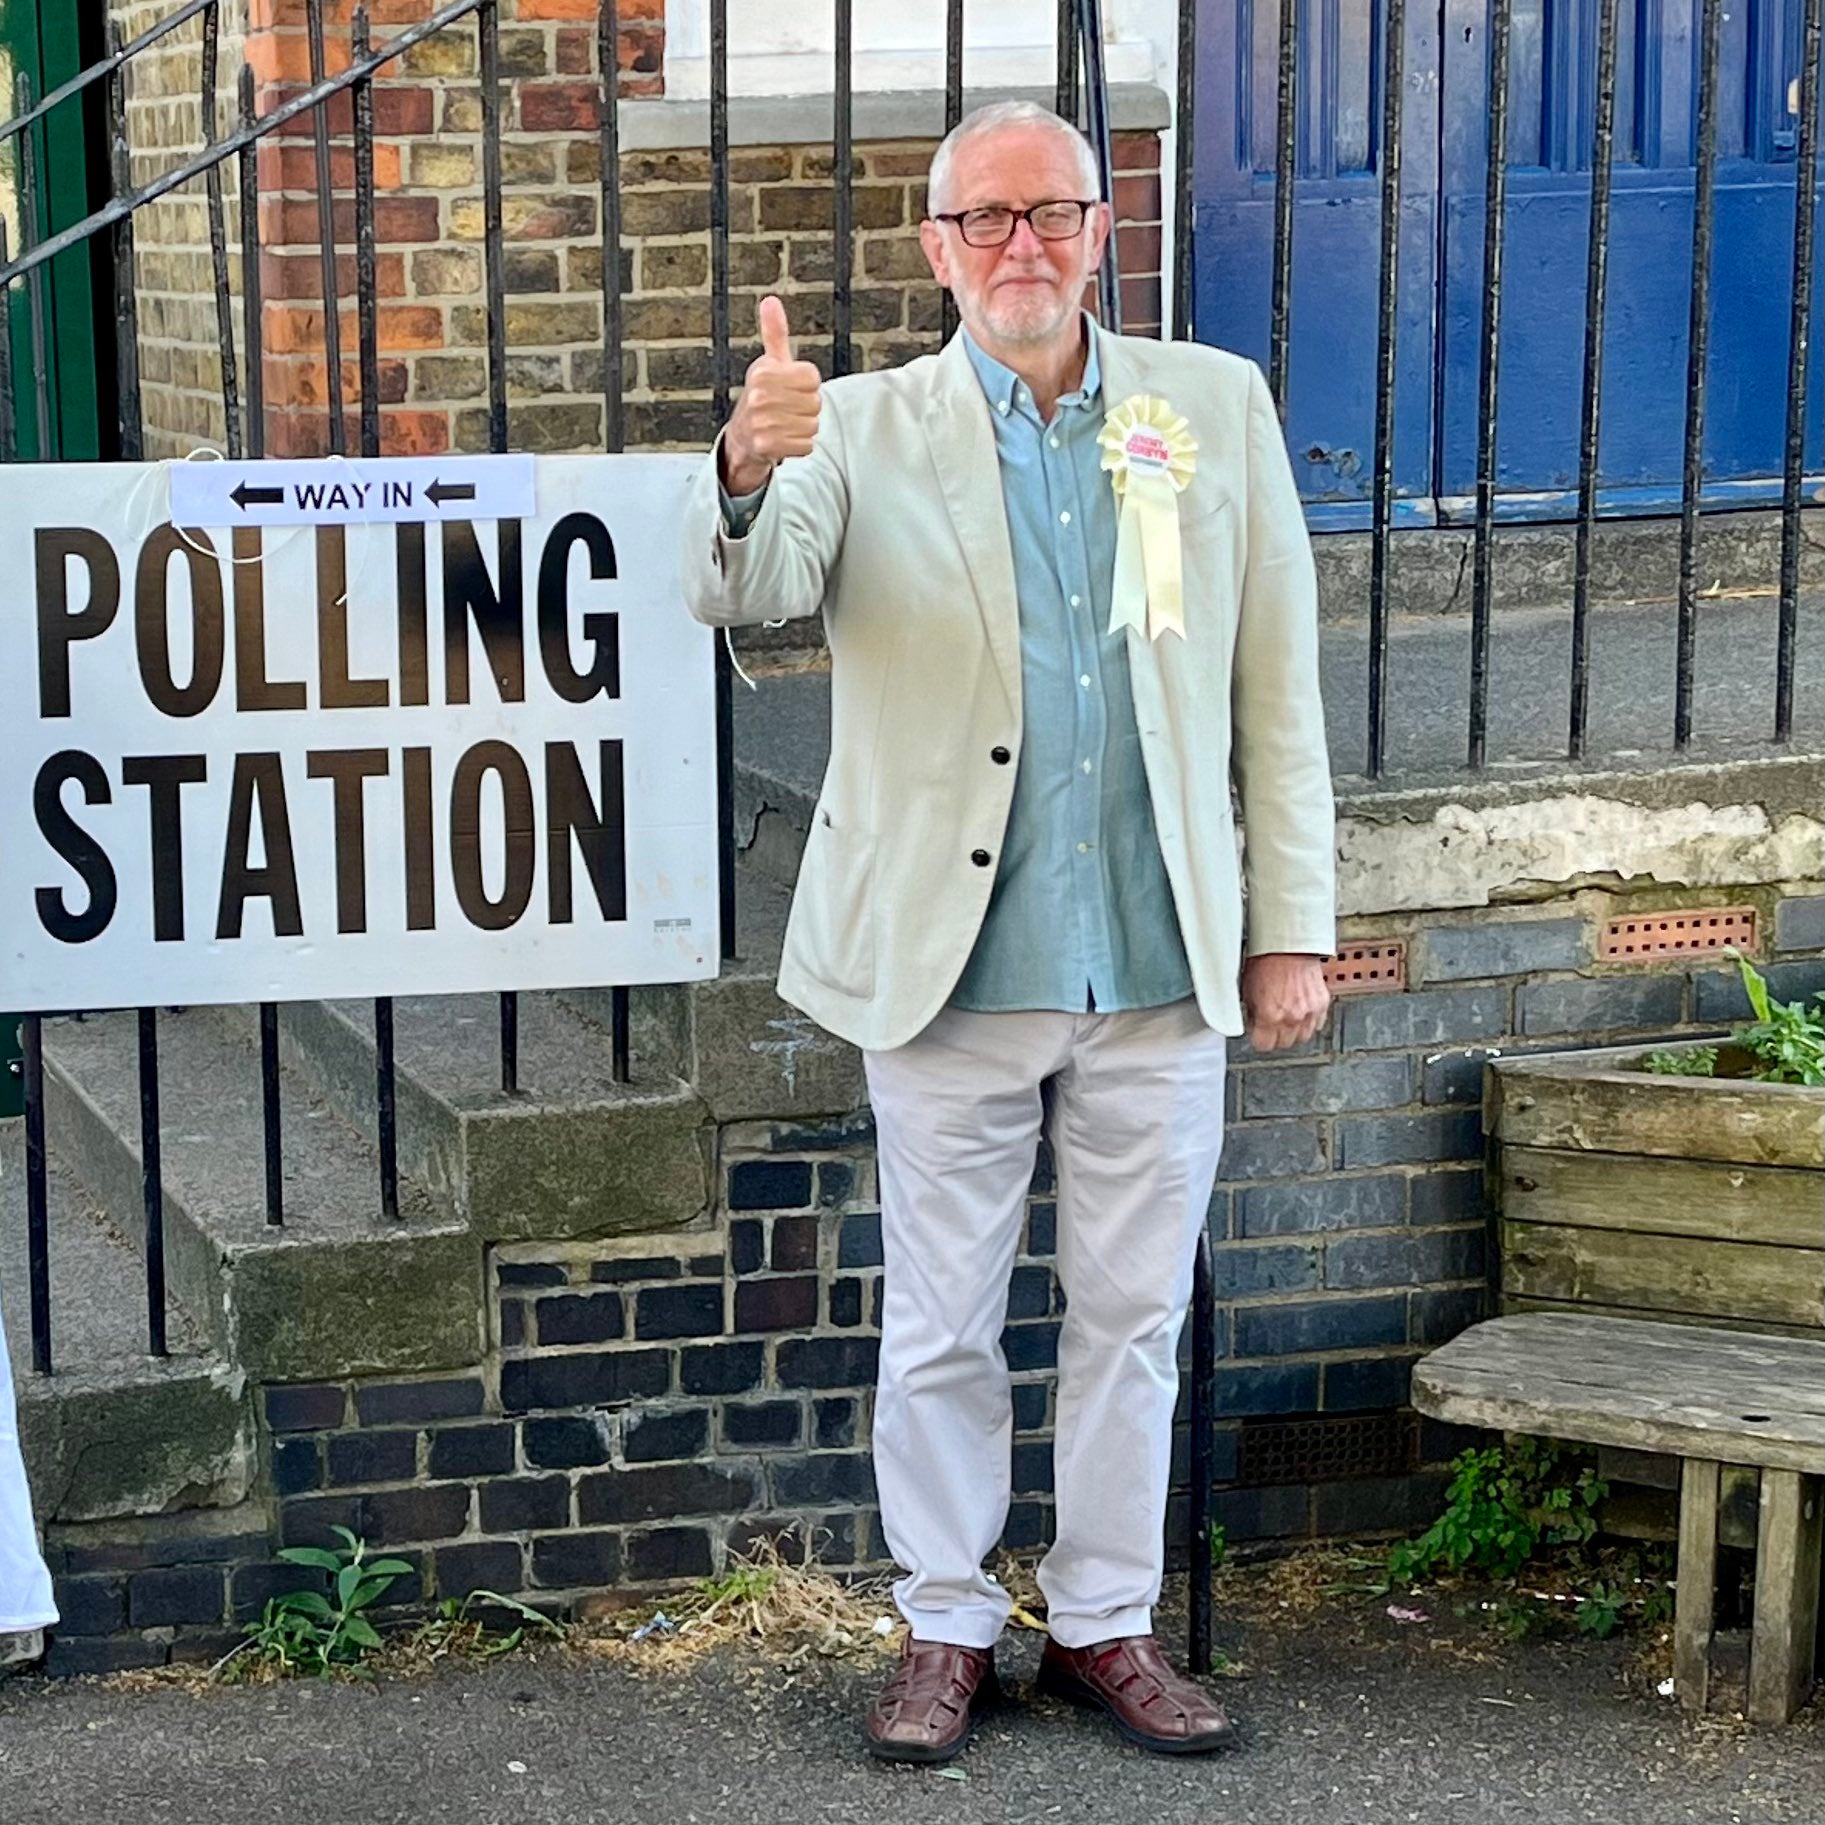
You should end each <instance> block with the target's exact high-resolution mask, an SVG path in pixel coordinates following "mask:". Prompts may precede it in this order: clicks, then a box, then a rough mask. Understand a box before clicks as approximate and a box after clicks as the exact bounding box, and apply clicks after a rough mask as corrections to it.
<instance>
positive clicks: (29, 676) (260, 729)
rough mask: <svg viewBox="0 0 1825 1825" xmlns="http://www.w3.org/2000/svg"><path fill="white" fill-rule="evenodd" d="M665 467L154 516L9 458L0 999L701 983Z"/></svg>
mask: <svg viewBox="0 0 1825 1825" xmlns="http://www.w3.org/2000/svg"><path fill="white" fill-rule="evenodd" d="M525 460H526V462H527V463H528V465H529V466H530V465H531V464H532V463H533V462H534V460H535V459H530V458H528V459H525ZM699 460H700V459H698V458H693V457H689V456H664V455H657V456H645V455H642V456H582V457H541V458H538V459H536V489H537V511H536V513H534V514H532V515H530V516H527V517H522V518H515V517H511V516H510V517H507V518H504V519H502V520H500V521H498V522H495V523H484V522H481V521H479V520H476V521H472V520H469V519H456V518H445V519H443V520H441V521H440V522H438V523H434V524H429V525H427V524H424V523H422V522H416V521H415V522H405V523H399V524H393V525H369V524H358V525H346V526H345V525H341V524H325V525H319V526H315V527H311V526H298V527H267V526H257V525H253V524H247V523H241V522H240V521H238V520H230V521H228V522H227V523H226V524H224V523H223V522H222V521H221V520H220V519H217V520H216V521H214V522H211V521H210V520H209V519H207V518H206V517H202V516H199V517H198V518H196V519H181V520H179V521H178V522H176V523H174V522H173V521H172V520H171V519H169V518H167V517H166V514H165V503H166V501H167V500H168V499H169V496H168V495H167V493H166V479H167V472H161V471H160V470H159V469H157V468H156V467H153V466H148V465H111V464H110V465H104V464H80V465H48V464H47V465H24V466H21V467H19V468H17V469H15V470H13V471H12V472H11V474H10V475H9V477H8V490H7V495H6V500H5V505H4V508H0V575H4V576H5V577H7V578H9V579H12V580H13V582H14V585H15V593H14V594H13V596H12V599H11V603H10V606H8V607H7V608H6V609H5V610H3V611H0V612H3V613H4V614H5V615H6V616H7V617H8V620H7V625H8V626H9V627H10V629H11V631H12V632H13V633H14V634H16V635H17V639H16V640H14V641H12V642H10V643H9V646H10V650H11V652H12V654H13V655H14V658H13V662H12V663H11V664H10V665H7V666H5V667H0V753H3V754H4V768H5V773H4V777H5V778H6V779H7V781H8V782H9V785H10V790H9V791H8V792H7V793H6V794H5V796H4V800H3V801H0V1008H5V1009H8V1010H9V1011H19V1012H29V1011H32V1010H42V1009H53V1008H85V1007H113V1006H145V1005H156V1004H169V1003H190V1002H243V1001H269V1000H270V1001H285V1000H294V999H305V998H311V999H315V998H319V997H324V998H333V997H343V996H363V997H365V996H369V995H383V994H391V995H411V994H434V993H445V992H452V993H453V992H458V991H472V990H478V989H536V988H557V987H565V986H577V985H588V984H594V985H600V984H614V983H643V982H675V981H684V980H689V979H692V978H697V977H705V976H712V975H714V974H715V973H716V967H717V956H718V945H717V936H718V932H717V844H716V764H715V733H714V731H715V723H714V697H713V691H714V686H713V664H712V656H713V655H712V646H711V640H712V636H711V633H710V630H709V629H707V628H704V627H700V626H699V625H698V624H697V623H695V622H694V621H692V620H691V619H690V617H689V615H688V614H687V613H686V612H685V610H684V607H683V605H682V603H681V602H680V600H679V595H678V588H677V579H676V574H675V569H674V560H673V549H674V544H675V541H674V539H673V538H672V537H671V536H670V534H671V528H672V526H673V525H674V523H675V522H676V519H677V516H678V513H679V509H680V504H681V501H682V498H683V495H684V492H685V489H686V487H687V486H688V483H689V479H690V476H691V474H692V472H693V471H694V469H695V468H696V466H697V463H698V461H699ZM303 466H304V465H296V464H286V465H279V464H273V465H270V467H271V468H274V469H283V470H295V469H298V468H300V467H303ZM324 466H325V467H333V466H335V465H324ZM193 467H194V468H201V467H203V465H200V464H176V465H172V466H171V470H170V472H171V473H175V472H176V471H178V470H187V469H189V468H193ZM244 467H245V468H246V470H247V471H248V472H249V473H259V472H260V470H261V468H262V465H256V464H248V465H244ZM230 511H231V512H233V511H235V510H234V509H233V508H232V507H231V508H230Z"/></svg>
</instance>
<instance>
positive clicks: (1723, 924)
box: [1597, 906, 1755, 963]
mask: <svg viewBox="0 0 1825 1825" xmlns="http://www.w3.org/2000/svg"><path fill="white" fill-rule="evenodd" d="M1726 945H1729V946H1730V947H1731V948H1733V949H1735V950H1739V951H1745V952H1748V953H1751V954H1753V953H1754V950H1755V908H1754V907H1753V906H1704V907H1698V908H1696V909H1694V910H1691V911H1687V912H1663V913H1644V914H1642V915H1640V916H1639V917H1636V918H1630V919H1606V920H1605V921H1604V925H1603V933H1602V936H1601V937H1600V938H1599V939H1598V941H1597V955H1598V957H1599V959H1601V960H1602V961H1604V962H1608V963H1631V962H1647V961H1649V960H1650V959H1652V958H1655V957H1689V956H1694V955H1697V954H1700V953H1702V952H1704V951H1716V950H1722V949H1723V948H1724V947H1725V946H1726Z"/></svg>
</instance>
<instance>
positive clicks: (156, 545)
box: [133, 524, 223, 716]
mask: <svg viewBox="0 0 1825 1825" xmlns="http://www.w3.org/2000/svg"><path fill="white" fill-rule="evenodd" d="M180 553H181V554H182V556H183V559H184V563H185V565H186V567H187V568H188V569H189V572H190V628H191V634H190V640H191V667H190V682H189V683H188V684H185V685H180V684H179V683H178V682H177V681H176V679H174V678H173V677H172V676H171V623H170V618H169V614H168V611H167V604H166V580H167V573H168V571H169V570H170V566H171V560H172V558H173V557H174V556H176V555H178V554H180ZM133 631H134V634H135V637H136V639H137V642H138V646H139V680H140V684H141V685H142V686H143V687H144V689H145V693H146V698H147V700H148V701H149V702H150V703H151V705H152V707H153V708H154V709H155V710H158V711H161V712H162V713H163V714H164V715H166V716H195V715H197V714H199V713H200V712H201V711H203V710H206V709H208V707H209V705H210V703H211V702H212V701H213V700H214V698H215V694H216V691H217V689H218V688H219V687H220V685H221V682H222V653H223V625H222V573H221V571H220V570H219V569H218V568H217V565H216V557H215V547H214V546H212V545H211V544H210V543H209V540H208V539H207V537H205V536H204V534H202V533H201V532H198V531H197V530H196V528H195V527H188V526H187V527H185V528H184V530H183V531H182V532H181V533H180V532H179V531H178V529H177V528H176V527H175V526H172V525H169V524H167V525H164V526H161V527H159V528H158V530H157V531H156V532H154V533H153V534H152V536H151V537H150V538H149V539H147V541H146V542H145V544H144V545H143V546H141V547H140V553H139V573H138V575H137V576H136V578H135V579H134V585H133Z"/></svg>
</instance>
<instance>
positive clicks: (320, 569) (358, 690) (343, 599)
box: [317, 526, 387, 710]
mask: <svg viewBox="0 0 1825 1825" xmlns="http://www.w3.org/2000/svg"><path fill="white" fill-rule="evenodd" d="M317 670H318V674H319V676H320V677H321V678H322V680H323V707H324V708H325V709H326V710H359V709H376V708H378V707H379V706H380V705H381V704H384V703H385V702H386V700H387V681H386V680H385V679H384V678H351V677H350V676H349V581H348V540H347V537H346V535H345V534H344V532H343V529H342V528H341V527H340V526H319V527H318V528H317Z"/></svg>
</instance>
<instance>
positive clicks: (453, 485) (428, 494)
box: [425, 481, 475, 507]
mask: <svg viewBox="0 0 1825 1825" xmlns="http://www.w3.org/2000/svg"><path fill="white" fill-rule="evenodd" d="M425 499H426V500H428V501H429V502H430V503H431V505H432V506H433V507H441V506H442V505H443V504H444V502H445V501H472V500H474V499H475V484H474V483H473V482H436V481H434V482H433V483H432V484H431V485H430V487H428V488H427V489H426V490H425Z"/></svg>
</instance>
